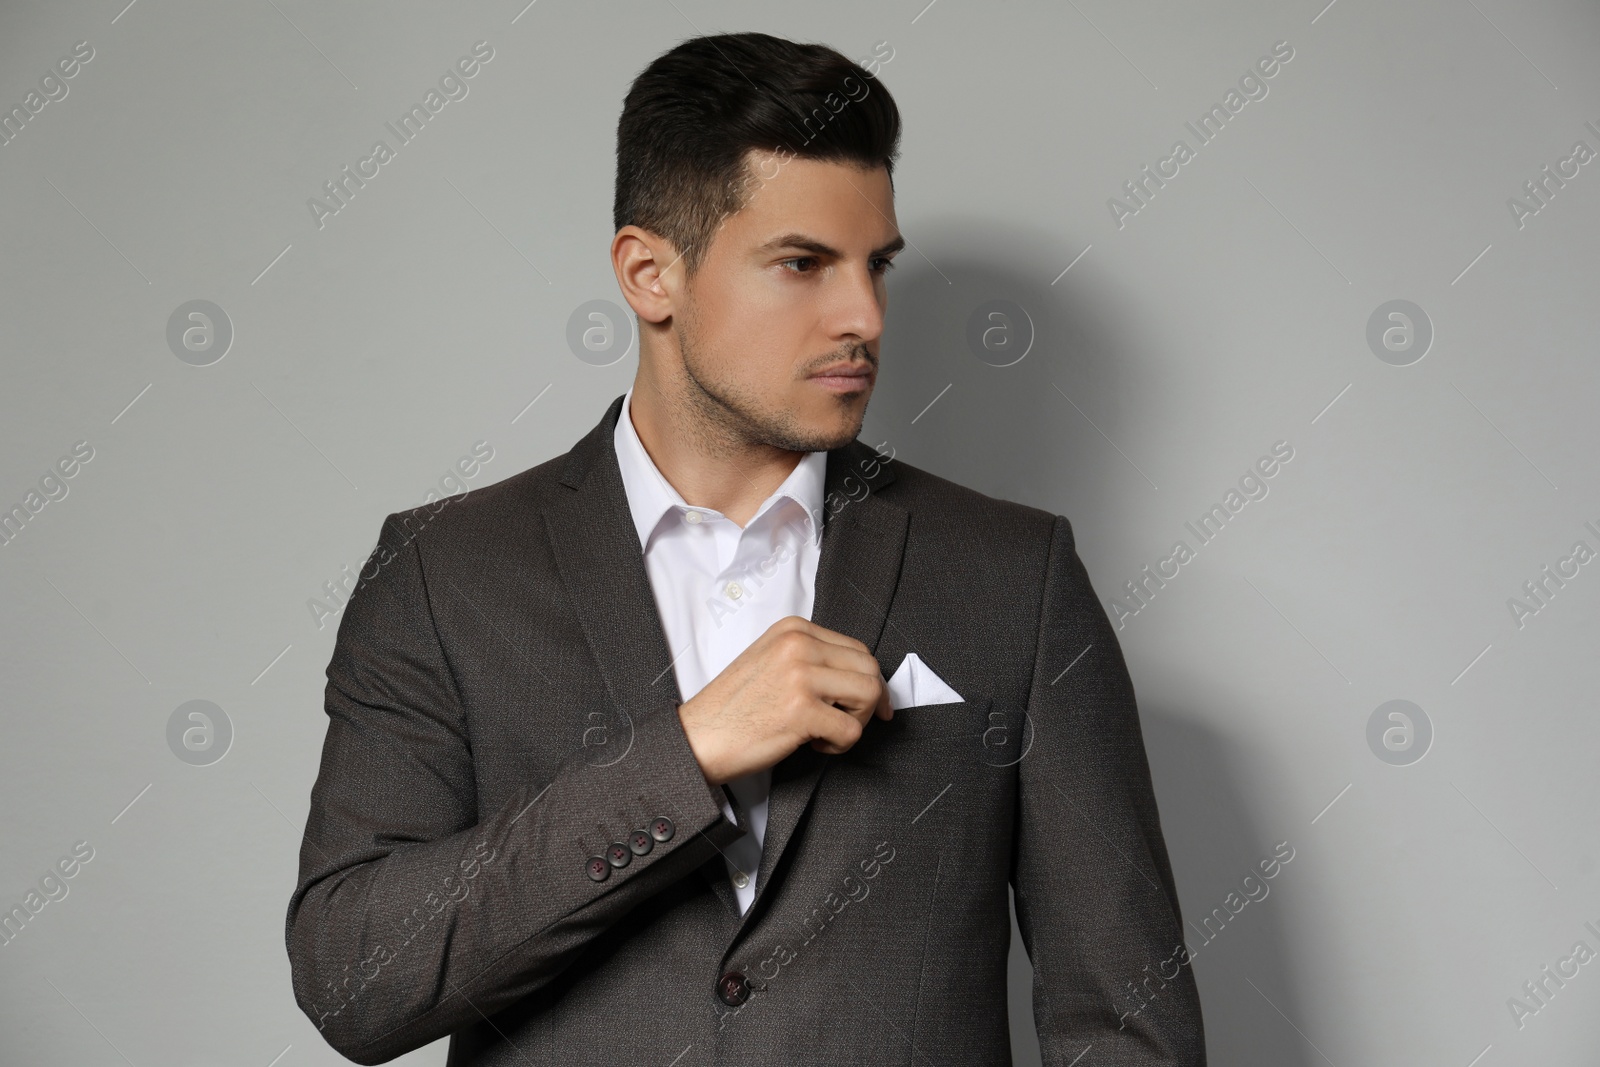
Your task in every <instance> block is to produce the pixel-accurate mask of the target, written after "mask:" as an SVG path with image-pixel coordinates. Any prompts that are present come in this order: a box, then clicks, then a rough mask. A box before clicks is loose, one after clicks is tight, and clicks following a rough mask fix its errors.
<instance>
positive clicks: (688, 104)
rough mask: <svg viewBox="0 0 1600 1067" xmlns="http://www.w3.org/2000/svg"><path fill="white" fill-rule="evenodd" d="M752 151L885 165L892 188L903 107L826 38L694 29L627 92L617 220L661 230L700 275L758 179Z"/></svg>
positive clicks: (688, 268)
mask: <svg viewBox="0 0 1600 1067" xmlns="http://www.w3.org/2000/svg"><path fill="white" fill-rule="evenodd" d="M890 55H891V57H892V55H893V52H892V50H891V53H890ZM872 65H873V67H874V70H876V68H877V63H876V62H874V63H873V64H872ZM751 149H763V150H769V151H773V152H777V153H779V154H780V155H782V156H784V157H785V161H787V157H789V156H794V157H799V158H802V159H811V160H818V161H823V162H836V163H851V164H854V165H856V166H859V167H862V168H872V167H877V166H883V167H884V168H886V169H887V170H888V171H889V174H890V188H891V189H892V188H893V182H894V179H893V175H894V161H895V159H896V158H897V157H898V156H899V153H900V111H899V109H898V108H897V107H896V106H895V103H894V98H893V97H891V96H890V95H889V90H888V89H887V88H885V87H884V85H883V83H882V82H880V81H878V80H877V78H876V76H875V74H870V73H868V72H867V70H866V69H865V68H863V67H862V66H861V65H860V64H857V63H854V62H852V61H851V60H849V59H847V58H845V57H844V56H843V55H841V54H840V53H839V52H836V51H835V50H834V49H832V48H829V47H828V46H826V45H821V44H797V43H795V42H794V41H786V40H784V39H782V38H780V37H771V36H768V35H767V34H764V33H730V34H720V35H717V36H709V37H693V38H690V39H689V40H687V41H684V42H683V43H682V44H679V45H678V46H677V47H676V48H673V49H672V50H671V51H669V52H665V53H663V54H662V55H661V56H659V57H658V58H657V59H656V60H655V61H654V62H652V63H651V64H650V65H649V66H648V67H646V68H645V69H644V70H643V71H642V72H641V73H640V74H639V76H638V77H637V78H635V79H634V81H633V85H632V87H631V88H630V89H629V90H628V96H627V99H626V100H625V101H624V102H623V107H622V117H621V118H620V119H619V120H618V121H617V186H616V196H615V199H614V200H613V203H612V223H613V224H614V227H615V229H618V230H620V229H621V228H622V227H624V226H630V225H631V226H638V227H640V228H641V229H644V230H648V231H649V232H651V233H653V234H656V235H658V236H661V237H665V238H666V239H667V240H669V241H671V242H672V243H673V245H674V246H675V247H676V248H677V249H678V251H679V253H680V254H681V255H682V257H683V262H684V268H685V272H686V274H688V275H689V276H693V274H694V273H695V271H696V269H698V267H699V266H700V264H701V262H702V261H703V260H704V258H705V254H706V251H707V250H708V249H709V248H710V246H711V241H712V238H713V237H714V236H715V234H716V231H717V228H718V226H719V225H720V224H721V222H722V220H723V219H724V218H725V217H727V216H728V215H730V214H733V213H734V212H737V211H738V210H739V209H740V208H742V207H744V205H745V204H747V203H748V202H749V197H750V196H751V195H753V189H752V186H753V185H754V184H755V183H756V182H757V181H759V180H760V179H759V177H758V176H757V175H756V174H755V173H753V172H752V171H751V170H750V169H749V168H747V167H746V166H745V161H744V157H745V154H746V153H747V152H748V151H749V150H751ZM767 177H771V175H767Z"/></svg>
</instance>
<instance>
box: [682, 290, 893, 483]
mask: <svg viewBox="0 0 1600 1067" xmlns="http://www.w3.org/2000/svg"><path fill="white" fill-rule="evenodd" d="M677 334H678V338H677V340H678V351H679V352H680V353H681V354H682V357H683V373H684V379H685V381H684V383H683V388H682V389H681V395H682V399H683V400H684V401H685V402H686V407H687V414H688V419H689V422H690V425H689V426H687V427H685V429H687V430H690V431H691V433H690V439H691V440H693V441H694V443H695V446H696V447H698V448H704V449H707V450H709V451H711V452H713V453H718V452H724V451H733V450H736V449H741V448H745V447H748V446H750V445H766V446H769V447H771V448H781V449H784V450H786V451H789V452H827V451H829V450H831V449H835V448H841V447H843V446H844V445H847V444H849V443H850V442H851V441H853V440H855V438H856V437H857V436H858V435H859V434H860V433H861V422H862V419H859V418H858V419H857V420H856V421H855V424H854V425H853V426H851V427H848V428H847V429H845V430H843V431H841V432H840V433H838V434H832V435H828V434H823V435H819V434H817V433H816V432H814V431H810V430H808V429H807V428H806V427H804V426H802V425H800V423H799V420H797V419H796V418H795V417H794V415H793V414H792V413H791V412H788V411H769V410H766V409H765V408H764V406H763V404H762V401H761V398H760V397H759V396H758V395H757V394H756V393H754V392H753V391H752V390H751V389H750V387H749V386H748V385H746V384H745V383H743V382H739V381H737V380H721V381H719V380H716V379H714V378H713V377H712V375H711V374H710V372H709V370H708V366H707V364H706V363H705V362H704V361H702V360H701V359H700V348H699V341H698V337H697V334H698V330H697V329H696V327H695V321H694V316H693V314H692V313H691V314H683V315H680V316H679V321H678V328H677ZM838 358H841V359H847V358H849V356H848V354H847V355H844V356H840V357H838ZM837 399H838V402H839V403H840V405H841V406H843V405H845V404H847V403H850V402H852V401H851V400H850V398H848V397H845V396H840V397H838V398H837ZM862 414H863V417H864V416H865V409H864V408H863V412H862Z"/></svg>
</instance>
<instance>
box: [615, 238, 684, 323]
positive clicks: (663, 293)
mask: <svg viewBox="0 0 1600 1067" xmlns="http://www.w3.org/2000/svg"><path fill="white" fill-rule="evenodd" d="M611 267H612V269H613V270H614V271H615V272H616V275H617V285H618V286H619V287H621V289H622V296H623V299H625V300H627V302H628V306H629V307H631V308H633V311H634V314H636V315H638V316H639V318H640V320H641V321H644V322H650V323H660V322H664V321H666V320H667V319H668V318H670V317H671V316H672V313H673V310H674V305H675V303H676V301H677V298H678V294H679V292H680V291H681V289H680V287H681V284H682V279H683V274H684V270H683V264H682V262H680V259H679V255H678V251H677V249H676V248H675V247H674V246H673V244H672V242H671V241H669V240H667V239H666V238H665V237H662V236H660V235H659V234H654V233H651V232H650V231H649V230H644V229H640V228H639V227H638V226H624V227H623V228H622V229H620V230H618V231H617V235H616V236H615V237H613V238H612V239H611Z"/></svg>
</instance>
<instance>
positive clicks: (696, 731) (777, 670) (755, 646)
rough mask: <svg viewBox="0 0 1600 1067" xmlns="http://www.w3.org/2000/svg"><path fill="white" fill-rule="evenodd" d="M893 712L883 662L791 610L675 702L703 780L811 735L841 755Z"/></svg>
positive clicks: (751, 768) (730, 774)
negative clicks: (697, 689)
mask: <svg viewBox="0 0 1600 1067" xmlns="http://www.w3.org/2000/svg"><path fill="white" fill-rule="evenodd" d="M874 715H876V716H877V717H878V718H880V719H892V718H894V711H893V710H892V709H891V708H890V707H889V687H888V685H887V684H885V682H884V680H883V674H882V673H881V672H880V671H879V669H878V661H877V659H876V658H875V657H874V656H873V654H872V651H871V650H870V649H868V648H867V646H866V645H864V644H862V643H861V642H860V641H857V640H856V639H855V638H853V637H846V636H845V635H844V634H841V633H836V632H835V631H833V630H829V629H826V628H824V627H821V626H818V625H816V624H815V623H813V622H810V621H809V620H806V619H802V618H801V617H800V616H798V615H788V616H785V617H784V618H781V619H779V620H778V621H777V622H775V623H773V624H772V625H771V626H770V627H768V628H767V631H766V633H764V634H762V635H761V636H760V637H758V638H756V639H755V640H754V641H753V642H751V643H750V647H749V648H746V649H745V650H744V651H743V652H741V653H739V656H738V658H736V659H735V660H734V661H733V662H732V663H730V664H728V666H727V668H726V669H725V670H724V671H723V672H722V673H721V674H719V675H717V676H716V677H715V678H713V679H712V680H711V681H710V682H709V683H707V685H706V687H705V688H704V689H702V690H700V692H698V693H696V694H695V695H694V698H693V699H692V700H689V701H686V702H685V703H683V704H682V705H680V706H679V707H678V718H679V719H680V720H681V721H682V722H683V732H684V734H685V735H686V736H687V737H688V738H689V748H690V749H691V750H693V752H694V758H695V760H696V762H698V763H699V764H700V770H701V771H702V772H704V774H705V776H706V781H708V782H710V783H711V784H712V785H714V786H715V785H722V784H724V783H726V782H731V781H733V780H734V779H735V778H741V777H743V776H744V775H747V774H753V773H754V772H756V771H761V770H766V769H767V768H768V767H771V766H772V765H773V764H775V763H777V762H778V761H779V760H781V759H783V758H784V757H785V756H787V755H789V753H791V752H793V751H794V750H795V749H797V748H799V747H800V746H801V745H803V744H805V743H806V742H808V741H809V742H811V747H812V748H815V749H816V750H817V751H819V752H826V753H829V754H834V755H837V754H838V753H840V752H844V751H846V750H848V749H849V748H850V746H852V745H854V744H855V743H856V741H857V740H858V739H859V738H860V737H861V731H862V730H863V729H865V728H866V724H867V720H868V719H871V718H872V717H873V716H874Z"/></svg>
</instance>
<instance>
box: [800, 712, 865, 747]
mask: <svg viewBox="0 0 1600 1067" xmlns="http://www.w3.org/2000/svg"><path fill="white" fill-rule="evenodd" d="M863 728H864V724H863V722H862V720H861V719H858V718H857V717H856V716H854V715H851V714H849V713H848V712H844V711H841V710H839V709H838V708H833V707H825V706H820V705H819V706H818V708H817V714H816V717H815V719H814V720H813V723H812V726H811V732H812V733H813V734H815V737H814V738H813V740H812V742H811V747H812V748H814V749H816V750H817V751H818V752H825V753H827V754H829V755H832V756H837V755H839V754H840V753H842V752H848V751H849V750H850V748H851V746H853V745H854V744H855V743H856V742H857V741H859V740H861V732H862V730H863Z"/></svg>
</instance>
